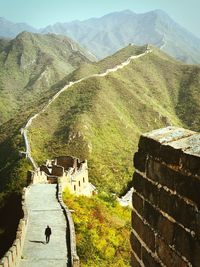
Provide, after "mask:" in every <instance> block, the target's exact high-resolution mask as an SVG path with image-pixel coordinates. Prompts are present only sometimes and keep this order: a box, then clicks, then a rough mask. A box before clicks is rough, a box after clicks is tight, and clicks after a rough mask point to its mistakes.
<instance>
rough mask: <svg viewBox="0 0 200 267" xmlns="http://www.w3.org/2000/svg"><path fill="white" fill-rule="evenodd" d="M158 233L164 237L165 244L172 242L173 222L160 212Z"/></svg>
mask: <svg viewBox="0 0 200 267" xmlns="http://www.w3.org/2000/svg"><path fill="white" fill-rule="evenodd" d="M157 230H158V233H159V235H160V236H162V237H163V238H164V240H165V241H166V243H167V244H170V245H172V244H173V238H174V231H175V223H173V222H171V221H169V220H168V219H167V218H166V217H164V216H163V215H162V214H160V216H159V219H158V228H157Z"/></svg>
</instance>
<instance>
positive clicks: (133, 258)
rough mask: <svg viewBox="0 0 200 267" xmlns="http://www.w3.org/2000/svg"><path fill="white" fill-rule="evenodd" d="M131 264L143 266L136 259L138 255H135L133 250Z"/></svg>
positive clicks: (137, 266)
mask: <svg viewBox="0 0 200 267" xmlns="http://www.w3.org/2000/svg"><path fill="white" fill-rule="evenodd" d="M131 266H132V267H141V265H140V263H139V262H138V260H137V259H136V257H135V255H134V253H133V252H131Z"/></svg>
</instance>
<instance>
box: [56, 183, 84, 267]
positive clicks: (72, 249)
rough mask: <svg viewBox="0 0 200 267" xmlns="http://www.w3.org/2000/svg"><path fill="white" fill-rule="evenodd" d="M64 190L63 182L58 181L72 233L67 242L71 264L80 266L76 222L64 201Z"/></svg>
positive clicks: (59, 198)
mask: <svg viewBox="0 0 200 267" xmlns="http://www.w3.org/2000/svg"><path fill="white" fill-rule="evenodd" d="M62 192H63V188H62V185H61V183H58V190H57V197H58V201H59V203H60V205H61V207H62V209H63V212H64V215H65V217H66V222H67V228H68V231H69V233H70V236H69V240H68V242H67V243H69V248H68V249H69V251H68V253H69V258H70V263H69V266H72V267H79V266H80V261H79V257H78V255H77V251H76V234H75V228H74V222H73V219H72V215H71V212H70V211H69V209H68V208H67V207H66V205H65V203H64V202H63V199H62Z"/></svg>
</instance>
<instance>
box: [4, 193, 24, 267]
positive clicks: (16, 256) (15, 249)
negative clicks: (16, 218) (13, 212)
mask: <svg viewBox="0 0 200 267" xmlns="http://www.w3.org/2000/svg"><path fill="white" fill-rule="evenodd" d="M28 189H29V188H24V190H23V194H22V209H23V212H24V217H23V219H21V220H20V222H19V225H18V229H17V233H16V239H15V241H14V242H13V244H12V246H11V247H10V249H9V250H8V251H7V252H6V254H5V255H4V257H3V258H2V259H1V260H0V267H16V266H17V265H18V262H19V260H20V259H21V254H22V249H23V245H24V238H25V234H26V228H27V227H26V226H27V221H28V213H27V209H26V206H25V195H26V193H27V190H28Z"/></svg>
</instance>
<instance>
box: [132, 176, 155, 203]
mask: <svg viewBox="0 0 200 267" xmlns="http://www.w3.org/2000/svg"><path fill="white" fill-rule="evenodd" d="M133 187H134V189H135V190H136V192H138V193H139V194H141V195H142V196H143V197H144V198H145V199H148V200H149V201H150V202H152V203H154V204H155V205H157V203H158V196H159V189H158V187H157V186H155V185H154V184H152V183H151V182H149V181H148V180H147V179H146V178H144V177H143V176H141V175H140V174H139V173H137V172H135V173H134V175H133Z"/></svg>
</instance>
